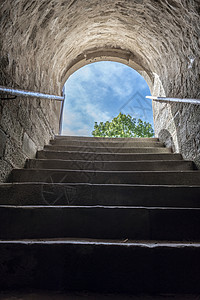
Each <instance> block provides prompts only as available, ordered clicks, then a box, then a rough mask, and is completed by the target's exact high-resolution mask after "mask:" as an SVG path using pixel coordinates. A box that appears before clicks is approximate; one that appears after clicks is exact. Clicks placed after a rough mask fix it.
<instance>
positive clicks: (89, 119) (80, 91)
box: [62, 61, 153, 136]
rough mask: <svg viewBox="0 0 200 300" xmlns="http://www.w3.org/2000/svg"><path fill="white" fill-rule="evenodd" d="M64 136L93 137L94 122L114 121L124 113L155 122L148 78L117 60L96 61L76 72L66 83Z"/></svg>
mask: <svg viewBox="0 0 200 300" xmlns="http://www.w3.org/2000/svg"><path fill="white" fill-rule="evenodd" d="M65 95H66V98H65V107H64V116H63V129H62V134H63V135H81V136H91V132H92V130H93V128H94V122H98V123H99V122H101V121H102V122H105V121H111V120H112V119H113V118H114V117H116V116H117V115H118V114H119V113H120V112H122V113H126V114H130V115H131V116H133V117H135V118H141V119H142V120H143V121H146V122H150V123H151V124H152V125H153V113H152V103H151V100H148V99H145V96H146V95H151V94H150V90H149V87H148V85H147V83H146V81H145V80H144V78H143V77H142V76H141V75H140V74H139V73H138V72H136V71H135V70H133V69H132V68H130V67H128V66H126V65H124V64H121V63H116V62H108V61H103V62H96V63H92V64H90V65H86V66H84V67H83V68H81V69H79V70H78V71H76V72H75V73H73V74H72V75H71V76H70V77H69V78H68V80H67V81H66V83H65Z"/></svg>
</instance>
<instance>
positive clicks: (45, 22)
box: [0, 0, 200, 97]
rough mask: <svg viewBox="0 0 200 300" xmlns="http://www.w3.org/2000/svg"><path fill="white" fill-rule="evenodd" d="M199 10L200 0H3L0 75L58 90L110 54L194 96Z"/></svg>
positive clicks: (6, 80) (171, 90) (174, 91)
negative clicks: (80, 70) (82, 68)
mask: <svg viewBox="0 0 200 300" xmlns="http://www.w3.org/2000/svg"><path fill="white" fill-rule="evenodd" d="M199 11H200V8H199V0H190V1H189V0H182V1H179V0H112V1H108V0H52V1H49V0H48V1H47V0H34V1H33V0H15V1H11V0H1V1H0V26H1V44H0V51H1V74H0V80H1V82H2V84H6V85H9V86H11V85H12V86H17V87H20V88H29V89H32V90H41V91H43V92H53V93H60V92H61V89H62V86H63V84H64V82H65V80H66V79H67V77H68V76H69V75H70V74H71V73H72V72H73V71H74V70H76V69H77V68H79V67H80V66H83V65H84V64H87V63H90V62H93V61H96V60H106V59H108V60H116V61H121V62H124V63H126V64H128V65H130V66H132V67H134V68H135V69H136V70H137V71H139V72H140V73H141V74H143V75H144V76H146V79H147V81H148V82H149V83H150V85H152V87H153V82H154V79H155V76H156V78H160V80H161V82H162V84H163V87H164V89H165V92H166V94H167V95H172V96H173V95H177V96H180V95H182V96H191V97H192V96H193V97H194V96H195V95H196V94H197V93H198V90H197V86H196V84H197V82H198V80H199V77H198V76H199V75H198V74H199V69H198V68H199V67H198V65H199V64H198V61H199V32H200V22H199ZM191 61H192V62H193V65H192V67H190V63H191ZM145 74H146V75H145ZM191 82H193V84H191ZM161 92H162V91H157V93H158V94H159V93H161Z"/></svg>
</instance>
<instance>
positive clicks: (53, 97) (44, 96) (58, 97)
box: [0, 86, 65, 134]
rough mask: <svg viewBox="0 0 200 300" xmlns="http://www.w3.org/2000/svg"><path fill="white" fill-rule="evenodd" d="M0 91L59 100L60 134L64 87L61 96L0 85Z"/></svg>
mask: <svg viewBox="0 0 200 300" xmlns="http://www.w3.org/2000/svg"><path fill="white" fill-rule="evenodd" d="M0 92H3V93H6V94H11V95H14V96H24V97H35V98H42V99H49V100H56V101H61V108H60V118H59V134H61V131H62V117H63V109H64V102H65V95H64V89H63V96H56V95H49V94H44V93H37V92H30V91H26V90H19V89H13V88H7V87H5V86H0ZM15 98H16V97H14V98H1V97H0V100H14V99H15Z"/></svg>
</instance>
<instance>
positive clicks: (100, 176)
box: [10, 169, 200, 185]
mask: <svg viewBox="0 0 200 300" xmlns="http://www.w3.org/2000/svg"><path fill="white" fill-rule="evenodd" d="M10 181H11V182H47V183H51V182H53V183H94V184H95V183H100V184H143V185H145V184H154V185H159V184H161V185H162V184H163V185H169V184H170V185H177V184H181V185H199V184H200V172H198V171H197V172H194V171H193V172H192V171H188V172H187V171H186V172H170V171H169V172H161V171H160V172H159V171H157V172H156V171H154V172H114V171H112V172H93V171H88V172H87V171H72V170H71V171H70V170H69V171H66V170H42V169H41V170H37V169H21V170H18V169H15V170H13V171H12V173H11V176H10Z"/></svg>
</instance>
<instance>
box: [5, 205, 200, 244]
mask: <svg viewBox="0 0 200 300" xmlns="http://www.w3.org/2000/svg"><path fill="white" fill-rule="evenodd" d="M0 228H1V232H0V239H9V240H12V239H37V238H58V237H59V238H66V237H76V238H95V239H127V238H128V239H132V240H171V241H181V240H200V231H199V228H200V209H187V210H185V209H167V208H163V209H158V208H156V209H151V208H130V207H128V208H120V207H47V206H45V207H18V208H16V207H0Z"/></svg>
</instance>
